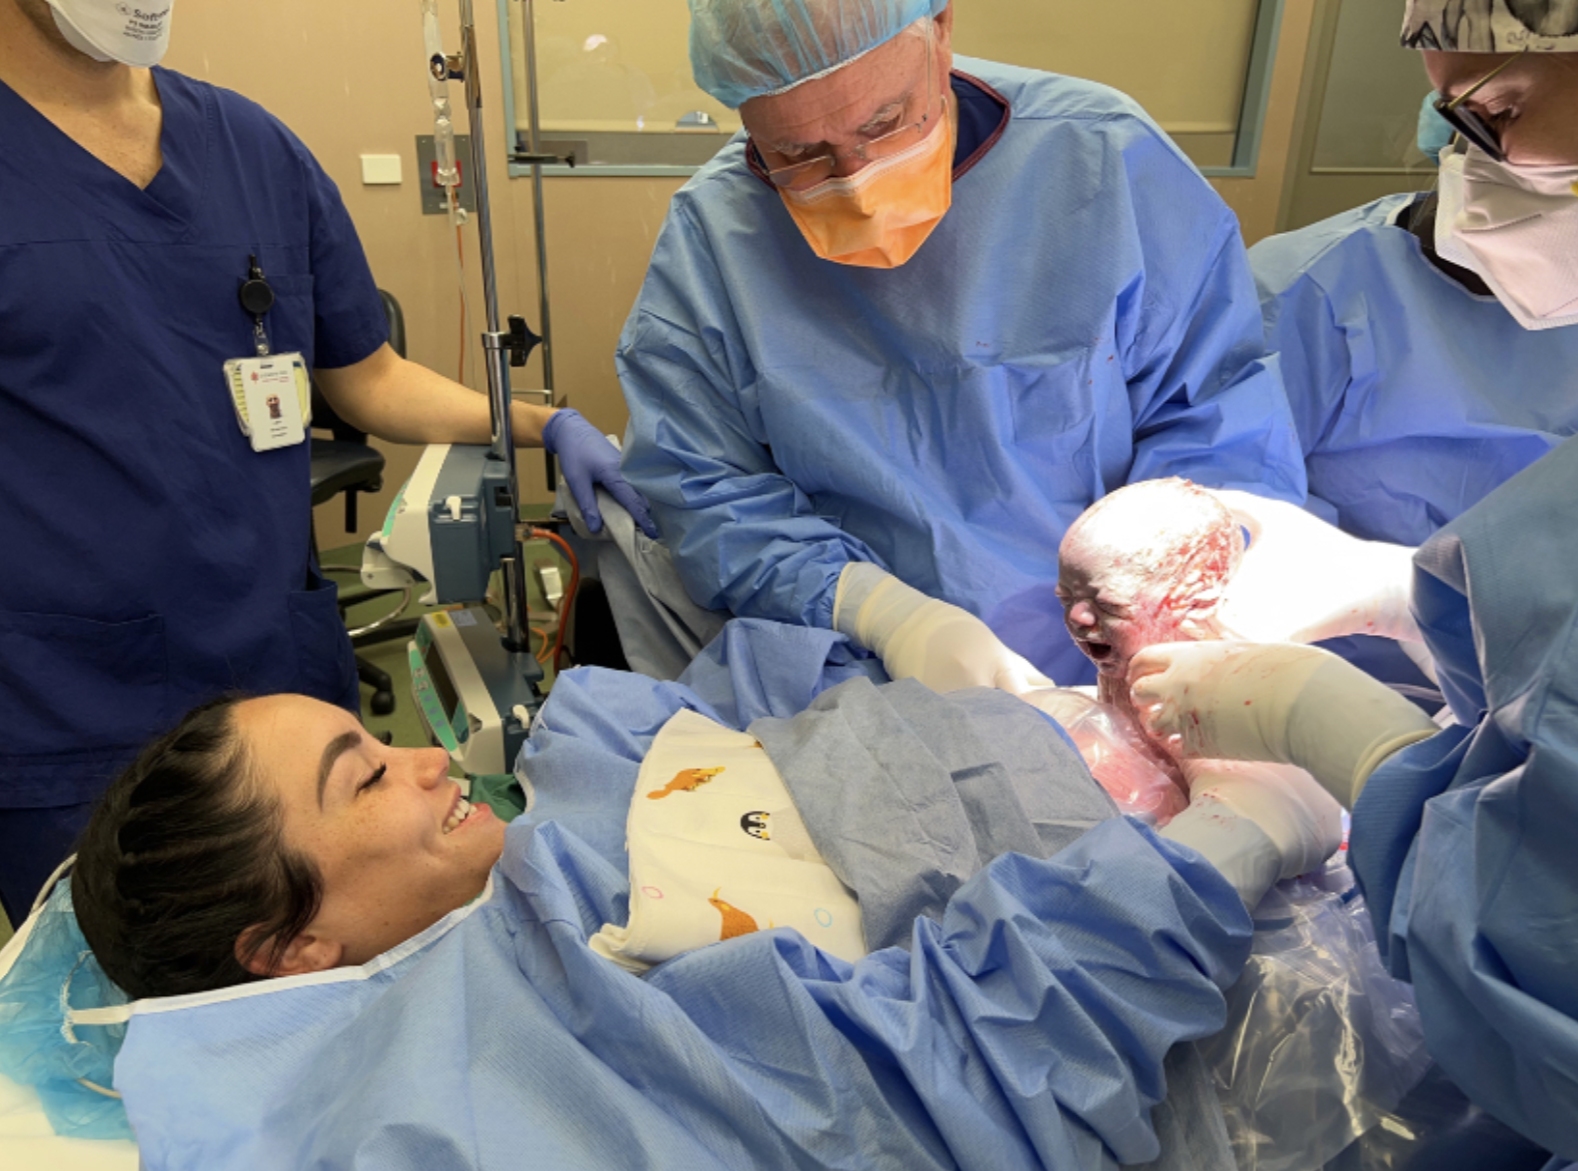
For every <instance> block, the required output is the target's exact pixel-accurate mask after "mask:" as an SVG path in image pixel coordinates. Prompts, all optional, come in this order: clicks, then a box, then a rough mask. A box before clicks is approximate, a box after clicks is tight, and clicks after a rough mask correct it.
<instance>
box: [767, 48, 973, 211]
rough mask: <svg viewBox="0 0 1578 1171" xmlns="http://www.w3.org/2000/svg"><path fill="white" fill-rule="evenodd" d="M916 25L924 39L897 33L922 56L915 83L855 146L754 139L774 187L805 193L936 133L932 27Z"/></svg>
mask: <svg viewBox="0 0 1578 1171" xmlns="http://www.w3.org/2000/svg"><path fill="white" fill-rule="evenodd" d="M917 23H923V24H924V25H925V29H924V32H923V34H921V35H913V34H901V35H905V36H906V39H907V40H908V41H910V42H912V43H913V44H914V45H916V46H917V47H918V48H919V49H920V50H921V51H922V52H923V53H924V61H920V60H917V61H916V62H915V67H914V68H915V80H914V82H913V83H912V84H911V86H910V88H909V89H908V90H907V91H906V92H905V93H904V94H903V95H901V96H897V97H894V98H893V99H892V100H890V101H887V102H885V103H884V104H883V105H882V106H880V107H878V108H877V110H876V111H875V112H873V114H872V116H871V117H870V118H869V119H868V120H867V121H866V122H865V123H864V124H863V125H862V126H861V127H860V129H859V131H858V132H857V133H858V135H859V137H858V139H857V140H856V141H855V142H854V143H853V144H851V145H849V146H847V147H840V148H835V147H833V146H832V145H831V144H830V143H826V142H820V143H812V144H805V145H801V144H768V143H764V142H762V141H761V140H759V139H757V138H756V137H754V136H753V137H752V139H751V143H752V145H753V146H754V147H755V149H756V151H757V153H758V155H760V157H761V160H762V164H763V166H764V167H765V168H766V170H767V177H768V178H769V179H771V180H772V182H773V185H774V186H775V187H778V188H779V189H780V190H785V191H805V190H807V189H808V188H812V187H816V186H817V185H819V184H821V183H824V182H826V181H827V180H829V179H833V178H842V177H846V176H849V175H851V174H855V173H858V172H859V171H860V170H861V169H862V168H864V167H866V166H867V165H869V164H871V163H877V162H881V161H883V160H886V159H891V158H893V157H895V156H897V155H900V154H903V153H904V152H905V151H907V150H910V149H911V148H912V147H916V146H919V145H920V144H921V143H922V142H924V141H926V139H927V138H928V137H930V135H931V134H932V133H933V132H934V131H935V130H936V129H937V127H938V125H939V124H940V123H941V122H942V120H943V118H944V117H945V116H946V115H947V112H948V106H947V102H946V100H945V98H944V96H943V92H942V85H941V84H939V81H938V77H937V74H938V69H937V64H936V59H937V46H936V35H935V33H934V31H933V29H934V27H935V25H934V22H933V21H932V20H931V19H926V20H924V21H921V22H917Z"/></svg>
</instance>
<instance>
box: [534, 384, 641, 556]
mask: <svg viewBox="0 0 1578 1171" xmlns="http://www.w3.org/2000/svg"><path fill="white" fill-rule="evenodd" d="M542 445H543V447H544V448H546V449H547V451H548V454H549V455H552V456H557V457H558V460H559V467H560V469H561V470H562V471H563V473H564V478H565V481H566V482H567V483H568V484H569V485H570V494H571V495H572V496H574V497H575V502H576V504H577V505H579V506H580V509H581V515H582V516H583V517H585V518H586V527H587V528H589V529H591V530H592V532H594V533H600V532H602V531H603V514H602V513H601V512H599V511H598V510H597V493H596V488H597V486H598V485H599V484H601V485H602V487H603V489H604V490H605V491H607V492H608V494H609V495H610V496H612V497H613V498H614V499H615V500H617V501H619V503H620V504H622V505H624V508H625V511H626V512H628V513H629V514H630V516H631V518H632V519H633V520H634V521H635V522H636V524H637V525H639V526H640V528H641V531H642V532H643V533H645V534H646V535H647V536H649V537H651V538H653V539H654V540H656V539H657V535H658V531H657V525H655V524H653V523H652V514H651V513H650V512H649V511H647V502H646V501H645V500H643V499H642V498H641V493H639V492H637V491H636V490H635V489H634V488H632V487H631V486H630V485H629V484H628V483H626V482H625V478H624V476H622V475H621V474H620V472H619V449H618V448H617V447H615V446H614V445H613V444H612V443H610V442H609V441H608V436H606V435H603V434H601V433H599V432H598V430H597V428H596V427H593V426H592V425H591V424H590V423H588V422H587V421H586V420H585V419H584V418H583V417H582V416H581V412H580V411H576V410H572V409H570V408H569V407H561V408H560V409H559V410H557V411H555V412H554V413H553V414H552V415H550V416H549V417H548V422H547V423H546V424H544V426H543V429H542Z"/></svg>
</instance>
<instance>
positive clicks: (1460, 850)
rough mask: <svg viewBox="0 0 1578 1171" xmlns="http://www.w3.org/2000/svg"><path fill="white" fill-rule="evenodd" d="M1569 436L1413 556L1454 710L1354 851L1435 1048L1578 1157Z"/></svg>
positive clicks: (1576, 784)
mask: <svg viewBox="0 0 1578 1171" xmlns="http://www.w3.org/2000/svg"><path fill="white" fill-rule="evenodd" d="M1575 500H1578V440H1569V441H1568V442H1566V443H1564V444H1563V445H1562V446H1561V447H1559V448H1557V449H1556V450H1555V451H1554V452H1552V453H1551V454H1550V455H1548V456H1546V457H1545V458H1544V459H1542V460H1540V461H1539V462H1538V463H1536V464H1534V465H1533V466H1532V467H1530V468H1529V469H1528V470H1527V471H1525V472H1523V473H1521V474H1520V475H1518V476H1516V477H1514V478H1513V479H1511V480H1509V481H1508V482H1507V483H1506V484H1504V485H1502V486H1501V487H1500V488H1498V489H1497V490H1496V491H1494V492H1492V493H1491V494H1490V495H1489V496H1487V497H1486V498H1485V499H1484V500H1483V501H1481V502H1480V503H1479V504H1478V505H1476V506H1475V507H1474V508H1471V509H1469V511H1468V512H1466V513H1464V514H1463V515H1462V516H1461V517H1459V518H1458V519H1457V520H1456V521H1454V522H1453V523H1452V524H1450V525H1448V526H1447V527H1446V528H1444V529H1442V530H1441V532H1440V533H1438V534H1437V535H1436V536H1435V537H1434V538H1433V539H1432V540H1430V541H1429V542H1428V543H1427V544H1426V545H1425V546H1424V547H1423V548H1422V549H1421V550H1420V551H1419V553H1418V555H1417V556H1416V558H1415V562H1414V564H1415V567H1416V573H1415V582H1414V607H1415V612H1416V614H1417V616H1418V618H1419V624H1420V628H1421V630H1422V631H1423V632H1424V635H1425V639H1426V641H1427V642H1428V643H1429V645H1430V651H1431V654H1432V655H1433V656H1434V657H1435V660H1436V663H1437V666H1438V668H1439V673H1440V676H1441V684H1442V689H1443V691H1445V693H1446V694H1447V697H1448V698H1449V699H1450V701H1451V703H1452V710H1453V713H1454V714H1455V715H1456V716H1457V718H1458V720H1459V721H1461V722H1462V726H1457V727H1451V728H1448V729H1446V730H1445V731H1443V732H1441V733H1440V734H1439V735H1436V736H1434V737H1432V738H1431V739H1429V740H1425V741H1422V742H1421V743H1418V744H1415V745H1413V746H1411V747H1409V748H1407V749H1405V750H1403V751H1402V752H1400V753H1398V754H1397V755H1396V756H1394V757H1392V758H1391V759H1390V760H1388V761H1387V762H1386V763H1384V764H1383V765H1382V766H1381V767H1380V768H1379V769H1377V770H1376V772H1375V774H1374V775H1373V776H1372V777H1371V778H1370V780H1369V783H1368V784H1367V785H1366V786H1365V789H1364V792H1363V794H1362V795H1361V796H1360V798H1359V801H1358V802H1357V804H1356V806H1355V809H1354V820H1353V839H1352V856H1353V865H1354V869H1355V870H1356V871H1357V872H1358V874H1359V877H1360V880H1361V881H1362V882H1363V884H1364V890H1365V895H1366V897H1367V898H1368V899H1369V902H1370V907H1371V911H1372V913H1373V914H1374V916H1375V921H1376V924H1377V928H1378V934H1379V935H1380V937H1381V941H1382V944H1383V946H1385V945H1387V944H1389V951H1390V954H1389V959H1390V961H1391V964H1392V968H1393V970H1394V971H1395V972H1397V974H1399V975H1405V976H1407V977H1408V978H1409V979H1411V980H1412V981H1413V984H1414V988H1415V991H1416V993H1417V998H1418V1003H1419V1013H1420V1018H1421V1020H1422V1021H1423V1023H1424V1028H1425V1039H1426V1041H1427V1043H1428V1044H1429V1047H1430V1051H1431V1053H1432V1055H1433V1056H1434V1057H1435V1058H1436V1060H1437V1061H1438V1062H1440V1064H1441V1065H1442V1067H1443V1068H1444V1069H1445V1070H1446V1071H1447V1073H1449V1074H1450V1075H1451V1077H1452V1079H1453V1080H1454V1081H1456V1082H1457V1083H1458V1084H1459V1085H1461V1086H1462V1087H1463V1089H1464V1091H1465V1092H1466V1093H1467V1094H1468V1095H1469V1096H1470V1097H1471V1098H1473V1099H1474V1100H1475V1101H1476V1102H1477V1103H1478V1104H1479V1105H1481V1106H1483V1107H1484V1108H1486V1109H1487V1110H1489V1111H1490V1112H1491V1113H1493V1114H1495V1115H1496V1116H1497V1117H1498V1118H1500V1119H1501V1120H1502V1121H1503V1122H1506V1123H1507V1124H1508V1125H1509V1126H1512V1127H1513V1128H1514V1129H1516V1130H1518V1131H1519V1132H1520V1133H1522V1134H1524V1135H1527V1136H1528V1137H1529V1138H1531V1139H1533V1140H1534V1141H1535V1142H1538V1143H1540V1144H1541V1145H1542V1146H1544V1147H1546V1148H1548V1149H1550V1150H1552V1151H1555V1152H1556V1153H1558V1154H1560V1155H1564V1156H1566V1157H1567V1158H1569V1159H1578V864H1575V862H1574V857H1575V855H1574V849H1575V846H1574V843H1578V590H1575V586H1574V583H1575V581H1578V526H1575V525H1574V523H1573V502H1574V501H1575Z"/></svg>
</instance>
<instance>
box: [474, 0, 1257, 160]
mask: <svg viewBox="0 0 1578 1171" xmlns="http://www.w3.org/2000/svg"><path fill="white" fill-rule="evenodd" d="M516 3H520V0H497V6H498V19H499V48H500V63H501V65H502V68H503V73H502V75H501V76H502V77H503V79H504V86H503V89H504V133H505V135H506V137H505V157H506V158H511V157H512V156H513V155H514V154H515V151H516V149H517V144H516V139H515V136H516V134H517V133H519V132H518V131H517V129H516V123H515V80H514V79H515V69H514V45H513V44H512V40H511V36H510V10H509V6H510V5H511V4H516ZM1286 3H1287V0H1258V3H1257V5H1256V8H1255V31H1254V35H1253V39H1252V40H1251V45H1250V52H1249V67H1248V68H1247V69H1246V70H1245V76H1244V97H1243V101H1242V102H1241V103H1240V105H1239V112H1238V127H1237V130H1236V131H1235V133H1234V136H1233V161H1232V162H1231V163H1230V164H1229V165H1227V166H1225V167H1224V166H1214V167H1212V166H1202V167H1200V168H1199V169H1200V173H1201V174H1203V175H1204V176H1205V177H1206V178H1207V179H1253V178H1256V176H1257V173H1258V170H1259V167H1260V143H1261V138H1262V136H1263V135H1264V133H1265V126H1266V111H1267V108H1268V107H1269V106H1270V104H1271V80H1272V75H1273V73H1274V72H1275V67H1276V52H1277V42H1278V38H1279V36H1280V35H1281V32H1282V16H1283V10H1284V8H1285V6H1286ZM727 141H729V140H728V139H724V140H723V141H722V142H720V143H719V147H720V149H721V147H722V146H723V144H724V142H727ZM536 169H537V168H535V167H533V166H532V165H531V164H530V163H517V162H511V163H510V164H509V177H510V178H511V179H523V178H530V177H531V176H532V175H533V174H534V173H535V171H536ZM700 169H701V168H700V167H699V166H681V165H674V164H664V163H647V164H591V165H587V166H579V167H570V166H565V165H564V164H562V163H545V164H543V165H542V168H541V170H542V175H543V177H544V178H553V179H560V178H571V177H576V178H586V179H595V178H599V177H607V178H632V177H635V178H644V177H661V176H668V177H674V178H689V177H690V176H691V175H694V174H695V173H696V172H697V171H698V170H700Z"/></svg>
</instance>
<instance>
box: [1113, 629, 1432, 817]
mask: <svg viewBox="0 0 1578 1171" xmlns="http://www.w3.org/2000/svg"><path fill="white" fill-rule="evenodd" d="M1129 696H1130V698H1131V699H1132V700H1133V702H1134V709H1135V711H1136V712H1137V713H1138V714H1139V718H1140V724H1141V726H1142V727H1143V728H1144V730H1145V732H1146V734H1147V735H1149V736H1151V737H1152V738H1153V739H1155V740H1157V741H1159V742H1160V743H1161V744H1162V745H1163V747H1165V748H1166V749H1167V751H1168V752H1170V753H1172V754H1173V755H1174V756H1178V757H1193V758H1196V759H1200V758H1204V759H1226V760H1267V761H1276V762H1279V763H1282V764H1296V765H1298V766H1299V767H1300V768H1303V769H1307V770H1308V771H1309V772H1310V773H1311V775H1313V776H1314V778H1315V779H1316V780H1317V781H1319V782H1320V783H1321V785H1322V786H1323V787H1324V788H1325V789H1326V791H1327V792H1328V793H1330V794H1331V795H1332V796H1333V797H1335V798H1337V800H1338V801H1341V802H1342V803H1343V804H1344V805H1345V806H1347V807H1348V808H1349V809H1352V808H1353V803H1354V801H1355V800H1356V799H1357V798H1358V796H1359V791H1360V790H1361V789H1363V788H1364V782H1365V781H1367V780H1369V778H1370V774H1371V773H1372V772H1374V771H1375V769H1376V767H1377V766H1378V765H1379V764H1380V763H1381V762H1382V761H1383V760H1385V759H1386V758H1387V757H1388V756H1390V755H1391V754H1392V753H1394V752H1396V751H1397V750H1398V749H1400V748H1404V747H1406V746H1407V745H1409V744H1412V743H1413V742H1414V741H1416V740H1423V739H1424V738H1425V737H1427V736H1432V735H1434V734H1435V733H1436V732H1437V731H1438V730H1439V729H1438V728H1437V727H1436V725H1435V724H1434V723H1433V722H1432V721H1431V719H1430V717H1429V716H1427V715H1425V713H1424V712H1422V711H1420V710H1419V709H1418V708H1417V707H1415V706H1414V705H1413V704H1411V703H1409V702H1408V701H1407V700H1406V699H1404V698H1403V697H1402V696H1400V695H1398V694H1397V693H1396V692H1395V691H1393V690H1392V689H1391V688H1389V687H1387V686H1386V685H1385V684H1384V683H1379V682H1377V681H1376V680H1374V679H1372V678H1371V677H1370V676H1368V675H1366V674H1365V673H1364V672H1363V671H1361V670H1359V668H1357V667H1355V666H1353V665H1352V664H1350V663H1347V662H1344V661H1343V660H1342V659H1339V658H1338V657H1337V656H1336V655H1334V654H1331V653H1330V652H1329V651H1323V650H1321V649H1320V648H1318V647H1308V646H1293V645H1292V644H1290V643H1271V644H1269V645H1257V644H1254V643H1245V642H1174V643H1162V644H1158V645H1156V646H1152V647H1147V648H1146V649H1145V650H1143V651H1141V652H1140V653H1139V654H1137V655H1135V656H1134V660H1133V661H1132V662H1131V663H1130V664H1129Z"/></svg>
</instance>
